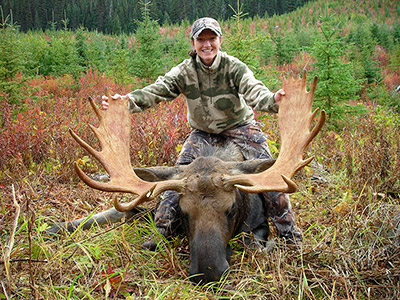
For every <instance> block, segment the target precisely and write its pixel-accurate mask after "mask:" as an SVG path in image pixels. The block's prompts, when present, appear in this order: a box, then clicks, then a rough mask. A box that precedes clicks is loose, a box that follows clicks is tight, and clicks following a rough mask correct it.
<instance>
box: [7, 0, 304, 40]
mask: <svg viewBox="0 0 400 300" xmlns="http://www.w3.org/2000/svg"><path fill="white" fill-rule="evenodd" d="M308 1H309V0H264V1H261V0H247V1H243V10H244V11H245V12H246V14H247V15H248V16H249V17H255V16H259V17H264V16H267V17H268V16H273V15H280V14H283V13H287V12H290V11H293V10H295V9H296V8H298V7H300V6H302V5H304V3H306V2H308ZM148 2H149V8H150V15H151V18H152V19H153V20H156V21H157V22H158V23H159V25H168V24H180V23H181V22H183V21H188V22H190V23H192V22H193V21H194V20H196V19H197V18H200V17H203V16H210V17H213V18H215V19H219V20H228V19H229V18H230V17H232V15H233V12H232V10H231V9H230V7H231V6H236V4H237V3H236V2H237V0H190V1H187V0H153V1H148ZM142 4H143V1H135V0H74V1H66V0H56V1H54V0H33V1H32V0H2V1H0V6H1V7H2V9H3V13H4V14H5V15H8V14H10V15H11V14H12V16H13V19H14V22H16V23H18V24H19V25H20V28H21V30H22V31H25V32H26V31H28V30H33V29H35V30H38V29H42V30H45V29H48V28H52V27H54V28H56V29H62V28H69V29H72V30H75V29H78V28H79V27H80V26H84V27H85V28H87V29H89V30H97V31H100V32H104V33H109V34H119V33H131V32H133V31H135V30H136V28H137V23H136V21H135V20H138V19H140V17H141V7H142Z"/></svg>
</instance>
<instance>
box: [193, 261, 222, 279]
mask: <svg viewBox="0 0 400 300" xmlns="http://www.w3.org/2000/svg"><path fill="white" fill-rule="evenodd" d="M228 273H229V264H228V262H227V261H225V262H224V263H223V264H221V265H219V266H217V267H207V268H206V270H205V271H204V272H197V271H194V270H192V268H191V270H190V281H191V282H192V283H194V284H205V283H208V282H213V281H220V280H221V279H222V278H224V277H225V276H227V275H228Z"/></svg>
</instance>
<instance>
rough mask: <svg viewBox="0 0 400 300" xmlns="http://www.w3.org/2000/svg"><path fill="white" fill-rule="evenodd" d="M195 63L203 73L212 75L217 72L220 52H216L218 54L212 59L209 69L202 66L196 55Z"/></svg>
mask: <svg viewBox="0 0 400 300" xmlns="http://www.w3.org/2000/svg"><path fill="white" fill-rule="evenodd" d="M196 62H197V64H198V65H199V66H200V68H201V69H202V70H203V71H204V72H208V73H214V72H216V71H217V69H218V67H219V64H220V63H221V50H218V53H217V56H216V57H215V59H214V62H213V63H212V65H211V66H209V67H208V66H206V65H205V64H203V62H202V61H201V59H200V56H199V55H196Z"/></svg>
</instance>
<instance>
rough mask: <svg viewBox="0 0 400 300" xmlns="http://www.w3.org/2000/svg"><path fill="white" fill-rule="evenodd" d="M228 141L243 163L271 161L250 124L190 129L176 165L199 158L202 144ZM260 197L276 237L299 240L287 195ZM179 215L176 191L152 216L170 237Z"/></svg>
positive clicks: (260, 134) (166, 196) (165, 195)
mask: <svg viewBox="0 0 400 300" xmlns="http://www.w3.org/2000/svg"><path fill="white" fill-rule="evenodd" d="M227 139H230V140H231V141H232V142H233V143H235V144H236V145H237V146H238V148H239V149H240V151H241V153H242V155H243V158H244V159H245V160H251V159H257V158H272V155H271V153H270V151H269V147H268V144H267V136H266V134H264V133H263V132H262V131H261V130H260V128H259V127H258V126H257V124H256V122H255V121H253V122H248V123H245V124H243V125H241V126H239V127H236V128H234V129H229V130H226V131H224V132H222V133H220V134H211V133H207V132H204V131H201V130H197V129H195V130H193V131H192V132H191V133H190V134H189V135H188V136H187V137H186V140H185V142H184V144H183V146H182V150H181V153H180V154H179V156H178V159H177V161H176V165H185V164H189V163H191V162H192V161H193V160H195V159H196V158H197V157H198V156H199V153H200V147H201V145H203V144H210V145H217V144H220V143H224V142H225V141H226V140H227ZM262 194H263V196H264V199H265V200H266V210H267V216H266V217H269V218H270V219H271V221H272V222H273V224H274V225H275V227H276V230H277V233H278V235H279V236H281V237H284V238H288V239H299V238H300V236H301V235H300V233H299V232H298V231H297V230H296V228H295V218H294V213H293V210H292V206H291V204H290V200H289V197H288V195H287V194H284V193H280V192H266V193H262ZM179 213H180V212H179V195H178V193H177V192H175V191H166V192H164V193H163V194H162V195H161V199H160V202H159V206H158V208H157V211H156V215H155V223H156V226H157V228H158V229H159V230H160V232H162V233H166V234H169V233H170V232H171V230H172V227H173V226H172V224H173V223H174V221H175V220H177V216H178V215H179Z"/></svg>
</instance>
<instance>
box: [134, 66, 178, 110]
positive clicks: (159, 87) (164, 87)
mask: <svg viewBox="0 0 400 300" xmlns="http://www.w3.org/2000/svg"><path fill="white" fill-rule="evenodd" d="M181 77H182V75H181V72H180V68H179V66H177V67H174V68H172V69H171V71H169V72H168V73H167V74H165V75H164V76H160V77H158V79H157V80H156V81H155V82H154V83H153V84H150V85H148V86H146V87H144V88H143V89H138V90H134V91H132V92H130V93H129V94H128V96H129V111H130V112H131V113H135V112H141V111H144V110H146V109H148V108H150V107H152V106H154V105H156V104H158V103H160V102H161V101H171V100H174V99H175V98H176V97H178V96H179V94H180V93H181V92H180V91H181V89H182V86H181V85H182V84H181V82H182V78H181Z"/></svg>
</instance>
